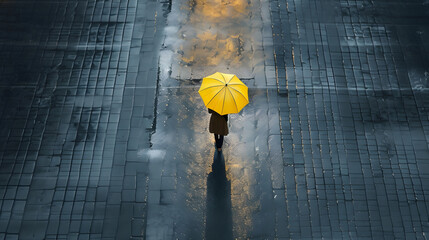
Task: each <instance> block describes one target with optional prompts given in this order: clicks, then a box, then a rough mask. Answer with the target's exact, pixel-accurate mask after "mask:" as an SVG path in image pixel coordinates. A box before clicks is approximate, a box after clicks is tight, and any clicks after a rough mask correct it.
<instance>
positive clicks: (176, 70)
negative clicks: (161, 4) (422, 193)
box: [164, 0, 260, 79]
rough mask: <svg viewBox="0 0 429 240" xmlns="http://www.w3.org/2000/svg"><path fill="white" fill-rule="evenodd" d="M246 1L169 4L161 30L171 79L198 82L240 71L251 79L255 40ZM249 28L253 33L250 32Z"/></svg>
mask: <svg viewBox="0 0 429 240" xmlns="http://www.w3.org/2000/svg"><path fill="white" fill-rule="evenodd" d="M250 6H251V2H250V1H247V0H230V1H225V0H190V1H185V0H182V1H179V2H173V7H172V12H171V13H170V14H169V21H168V27H167V28H166V29H165V33H166V39H165V41H164V46H165V47H167V49H166V50H165V51H171V52H172V53H173V54H174V56H173V57H172V73H171V76H172V77H174V78H180V79H190V78H192V79H198V78H202V77H204V76H205V75H208V74H211V73H213V72H215V71H224V72H229V71H234V73H236V74H237V72H238V71H240V76H241V77H246V78H249V77H251V76H252V61H253V59H252V58H253V49H254V48H255V46H253V44H254V42H255V41H258V40H257V39H255V36H253V35H252V33H254V31H255V30H254V29H260V27H259V26H254V25H252V22H251V19H252V17H255V14H254V13H252V12H251V7H250ZM252 29H253V30H252Z"/></svg>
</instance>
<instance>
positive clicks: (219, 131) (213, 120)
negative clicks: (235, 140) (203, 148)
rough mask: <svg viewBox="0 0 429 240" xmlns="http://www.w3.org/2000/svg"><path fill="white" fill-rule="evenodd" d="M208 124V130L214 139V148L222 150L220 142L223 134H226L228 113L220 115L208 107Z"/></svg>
mask: <svg viewBox="0 0 429 240" xmlns="http://www.w3.org/2000/svg"><path fill="white" fill-rule="evenodd" d="M209 113H210V114H211V116H210V125H209V131H210V133H213V134H214V137H215V141H216V148H217V150H218V151H219V152H220V151H222V144H223V139H224V136H226V135H228V133H229V131H228V114H225V115H220V114H219V113H217V112H215V111H213V110H211V109H209Z"/></svg>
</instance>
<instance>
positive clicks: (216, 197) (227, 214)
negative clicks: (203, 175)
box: [206, 151, 233, 240]
mask: <svg viewBox="0 0 429 240" xmlns="http://www.w3.org/2000/svg"><path fill="white" fill-rule="evenodd" d="M206 216H207V220H206V239H216V240H219V239H222V240H227V239H233V234H232V210H231V182H230V181H228V179H227V178H226V172H225V159H224V158H223V154H222V152H220V153H219V152H218V151H215V154H214V157H213V165H212V172H211V173H210V174H209V176H208V177H207V215H206Z"/></svg>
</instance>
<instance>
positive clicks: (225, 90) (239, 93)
mask: <svg viewBox="0 0 429 240" xmlns="http://www.w3.org/2000/svg"><path fill="white" fill-rule="evenodd" d="M198 92H199V93H200V95H201V97H202V99H203V101H204V104H205V105H206V107H207V108H210V109H212V110H213V111H215V112H217V113H219V114H220V115H225V114H230V113H238V112H240V110H241V109H242V108H243V107H244V106H246V105H247V104H248V103H249V96H248V93H247V92H248V89H247V86H246V85H244V83H243V82H241V81H240V79H238V77H237V76H235V75H234V74H226V73H220V72H217V73H215V74H212V75H210V76H208V77H205V78H204V79H203V82H202V83H201V87H200V90H199V91H198Z"/></svg>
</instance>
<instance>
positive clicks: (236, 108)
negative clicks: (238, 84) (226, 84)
mask: <svg viewBox="0 0 429 240" xmlns="http://www.w3.org/2000/svg"><path fill="white" fill-rule="evenodd" d="M227 89H228V91H229V93H230V94H231V96H232V99H234V104H235V110H236V111H237V113H238V106H237V102H236V101H235V97H234V95H233V94H232V92H231V89H229V88H227Z"/></svg>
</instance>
